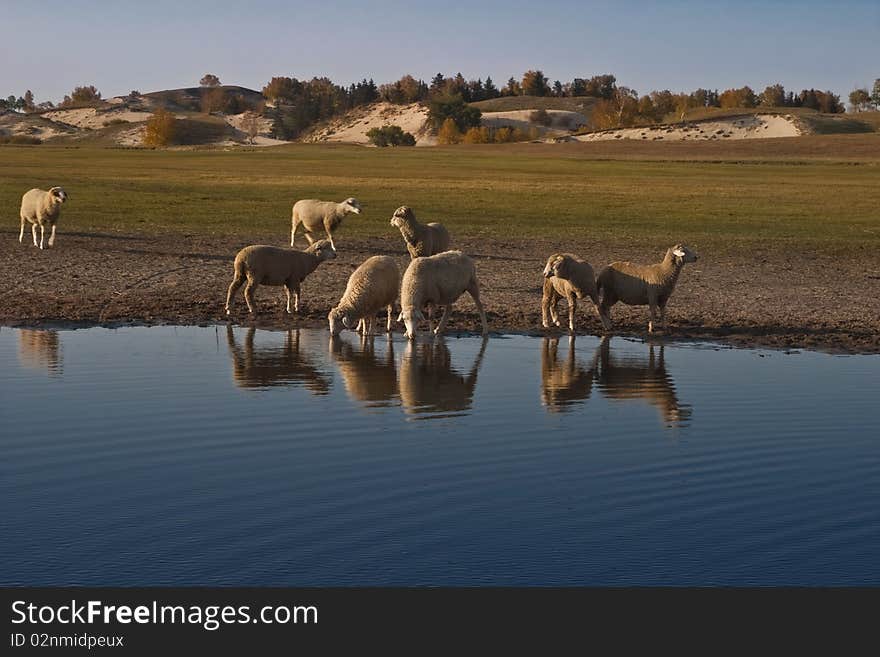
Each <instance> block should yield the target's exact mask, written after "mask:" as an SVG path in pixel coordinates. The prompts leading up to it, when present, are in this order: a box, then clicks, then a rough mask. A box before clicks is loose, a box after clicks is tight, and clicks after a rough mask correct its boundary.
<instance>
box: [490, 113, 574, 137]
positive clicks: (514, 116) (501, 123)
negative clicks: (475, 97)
mask: <svg viewBox="0 0 880 657" xmlns="http://www.w3.org/2000/svg"><path fill="white" fill-rule="evenodd" d="M534 112H535V110H511V111H508V112H483V118H482V124H483V125H484V126H486V127H488V128H502V127H507V128H520V129H522V130H528V129H530V128H538V130H539V131H540V132H541V134H542V135H545V136H548V137H550V136H556V135H561V134H565V133H567V132H570V131H572V130H576V129H577V128H580V127H581V126H583V125H586V123H587V117H586V116H584V115H583V114H581V113H580V112H569V111H566V110H547V114H549V115H550V125H549V126H543V125H540V124H538V123H534V122H533V121H532V119H531V116H532V114H533V113H534Z"/></svg>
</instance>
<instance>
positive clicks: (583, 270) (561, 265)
mask: <svg viewBox="0 0 880 657" xmlns="http://www.w3.org/2000/svg"><path fill="white" fill-rule="evenodd" d="M585 297H589V298H590V299H592V301H593V306H594V307H595V308H596V314H597V315H599V318H600V319H601V317H602V316H601V315H600V314H599V295H598V294H597V293H596V278H595V276H594V274H593V268H592V267H591V266H590V263H588V262H586V261H585V260H580V259H579V258H578V257H577V256H574V255H572V254H571V253H554V254H553V255H552V256H550V257H549V258H547V264H546V265H545V266H544V294H543V296H542V298H541V323H542V324H543V326H544V328H550V323H549V322H548V321H547V315H548V314H549V315H550V319H552V320H553V323H554V324H555V325H556V326H559V314H558V313H557V312H556V306H557V304H558V303H559V300H560V299H563V298H564V299H565V300H566V301H567V302H568V330H569V332H571V333H574V313H575V310H577V300H578V299H583V298H585Z"/></svg>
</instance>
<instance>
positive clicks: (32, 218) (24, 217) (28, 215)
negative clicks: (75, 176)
mask: <svg viewBox="0 0 880 657" xmlns="http://www.w3.org/2000/svg"><path fill="white" fill-rule="evenodd" d="M68 198H69V197H68V195H67V192H65V191H64V190H63V189H61V188H60V187H53V188H51V189H50V190H49V191H48V192H46V191H43V190H42V189H32V190H30V191H27V192H25V194H24V196H22V197H21V231H20V232H19V233H18V242H19V244H20V243H21V242H22V240H23V239H24V226H25V223H26V222H30V224H31V233H32V234H33V236H34V246H39V247H40V248H41V249H42V248H43V239H44V238H45V235H46V225H47V224H48V225H49V226H51V227H52V234H51V235H49V246H54V244H55V224H57V223H58V217H59V215H60V214H61V204H62V203H64V202H65V201H66V200H67V199H68ZM37 226H39V227H40V242H39V243H37Z"/></svg>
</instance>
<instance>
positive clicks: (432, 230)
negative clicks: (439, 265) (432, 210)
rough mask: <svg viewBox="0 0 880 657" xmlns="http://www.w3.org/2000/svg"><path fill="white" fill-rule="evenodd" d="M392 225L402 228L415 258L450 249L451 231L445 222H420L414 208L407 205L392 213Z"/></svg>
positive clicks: (412, 257)
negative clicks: (447, 228)
mask: <svg viewBox="0 0 880 657" xmlns="http://www.w3.org/2000/svg"><path fill="white" fill-rule="evenodd" d="M391 225H392V226H395V227H397V228H399V229H400V234H401V235H403V239H404V241H405V242H406V249H407V251H409V255H410V258H411V259H413V260H415V259H416V258H421V257H425V256H432V255H436V254H437V253H443V252H444V251H448V250H449V232H448V231H447V230H446V228H444V227H443V224H438V223H437V222H433V223H430V224H420V223H419V222H418V221H416V215H415V213H414V212H413V211H412V208H408V207H407V206H405V205H402V206H400V207H399V208H397V209H396V210H395V211H394V214H393V215H391Z"/></svg>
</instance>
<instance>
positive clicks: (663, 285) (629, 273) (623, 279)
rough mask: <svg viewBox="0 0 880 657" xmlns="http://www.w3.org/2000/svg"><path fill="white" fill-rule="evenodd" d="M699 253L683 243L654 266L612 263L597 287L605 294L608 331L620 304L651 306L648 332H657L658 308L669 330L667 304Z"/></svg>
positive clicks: (602, 312) (604, 318) (604, 320)
mask: <svg viewBox="0 0 880 657" xmlns="http://www.w3.org/2000/svg"><path fill="white" fill-rule="evenodd" d="M696 261H697V254H696V253H694V252H693V251H691V250H690V249H689V248H688V247H686V246H685V245H683V244H676V245H675V246H673V247H671V248H669V249H668V250H667V251H666V256H665V257H664V258H663V261H662V262H658V263H656V264H653V265H636V264H633V263H631V262H612V263H611V264H610V265H608V266H607V267H605V268H604V269H603V270H602V271H601V272H599V277H598V278H597V280H596V286H597V287H598V289H599V292H601V294H602V301H601V303H600V304H599V315H600V316H601V317H602V323H603V324H604V325H605V328H606V329H609V330H610V329H611V312H610V311H611V306H613V305H614V304H615V303H617V302H618V301H622V302H623V303H625V304H627V305H630V306H649V307H650V310H651V319H650V320H649V321H648V333H653V332H654V322H656V321H657V309H658V308H659V309H660V321H661V322H662V323H663V329H664V330H666V304H667V303H668V302H669V297H670V296H672V291H673V290H674V289H675V283H676V282H677V281H678V276H679V274H681V270H682V267H684V266H685V264H687V263H688V262H696Z"/></svg>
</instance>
